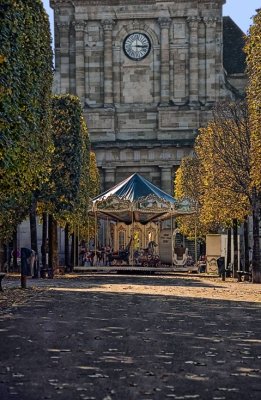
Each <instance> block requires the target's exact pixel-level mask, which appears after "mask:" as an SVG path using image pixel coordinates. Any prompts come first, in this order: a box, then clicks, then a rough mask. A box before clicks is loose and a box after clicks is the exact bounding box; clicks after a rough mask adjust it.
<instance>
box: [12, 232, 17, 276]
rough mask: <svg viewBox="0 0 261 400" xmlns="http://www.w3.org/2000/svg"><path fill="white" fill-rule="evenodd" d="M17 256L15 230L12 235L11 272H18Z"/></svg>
mask: <svg viewBox="0 0 261 400" xmlns="http://www.w3.org/2000/svg"><path fill="white" fill-rule="evenodd" d="M17 255H18V248H17V229H15V231H14V233H13V271H18V262H17Z"/></svg>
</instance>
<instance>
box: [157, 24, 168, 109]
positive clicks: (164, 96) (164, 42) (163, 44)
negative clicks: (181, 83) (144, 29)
mask: <svg viewBox="0 0 261 400" xmlns="http://www.w3.org/2000/svg"><path fill="white" fill-rule="evenodd" d="M158 22H159V25H160V68H161V71H160V72H161V73H160V77H161V81H160V104H161V105H162V106H164V105H168V104H169V85H170V66H169V63H170V55H169V51H170V47H169V27H170V23H171V19H170V18H168V17H160V18H159V19H158Z"/></svg>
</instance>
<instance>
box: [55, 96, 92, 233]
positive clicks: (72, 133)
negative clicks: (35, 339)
mask: <svg viewBox="0 0 261 400" xmlns="http://www.w3.org/2000/svg"><path fill="white" fill-rule="evenodd" d="M52 110H53V116H52V132H53V142H54V147H55V150H54V153H53V158H52V172H51V176H50V184H49V191H48V201H49V212H50V213H52V214H53V215H54V217H55V219H56V220H57V221H58V222H59V223H60V224H61V225H65V223H69V224H70V225H71V227H72V226H73V225H75V224H77V225H80V224H83V223H85V222H86V221H87V219H88V210H89V202H90V197H92V196H94V195H96V194H97V190H98V186H99V178H98V176H99V175H98V170H97V167H96V160H95V155H94V154H93V153H92V155H91V157H90V141H89V135H88V130H87V126H86V123H85V121H84V118H83V115H82V108H81V104H80V101H79V99H78V97H75V96H72V95H59V96H54V97H53V100H52Z"/></svg>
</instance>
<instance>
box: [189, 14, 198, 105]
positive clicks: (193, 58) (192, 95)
mask: <svg viewBox="0 0 261 400" xmlns="http://www.w3.org/2000/svg"><path fill="white" fill-rule="evenodd" d="M199 21H200V18H198V17H189V18H188V24H189V31H190V36H189V103H190V105H192V106H198V104H199V101H198V98H199V81H198V80H199V61H198V58H199V57H198V24H199Z"/></svg>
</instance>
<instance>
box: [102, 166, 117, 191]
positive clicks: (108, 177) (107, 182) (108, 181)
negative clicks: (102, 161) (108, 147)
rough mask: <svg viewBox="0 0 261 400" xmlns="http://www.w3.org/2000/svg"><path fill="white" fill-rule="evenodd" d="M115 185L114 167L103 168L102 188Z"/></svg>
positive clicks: (106, 188)
mask: <svg viewBox="0 0 261 400" xmlns="http://www.w3.org/2000/svg"><path fill="white" fill-rule="evenodd" d="M114 185H115V168H113V167H112V168H105V176H104V188H105V190H108V189H110V188H112V187H113V186H114Z"/></svg>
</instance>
